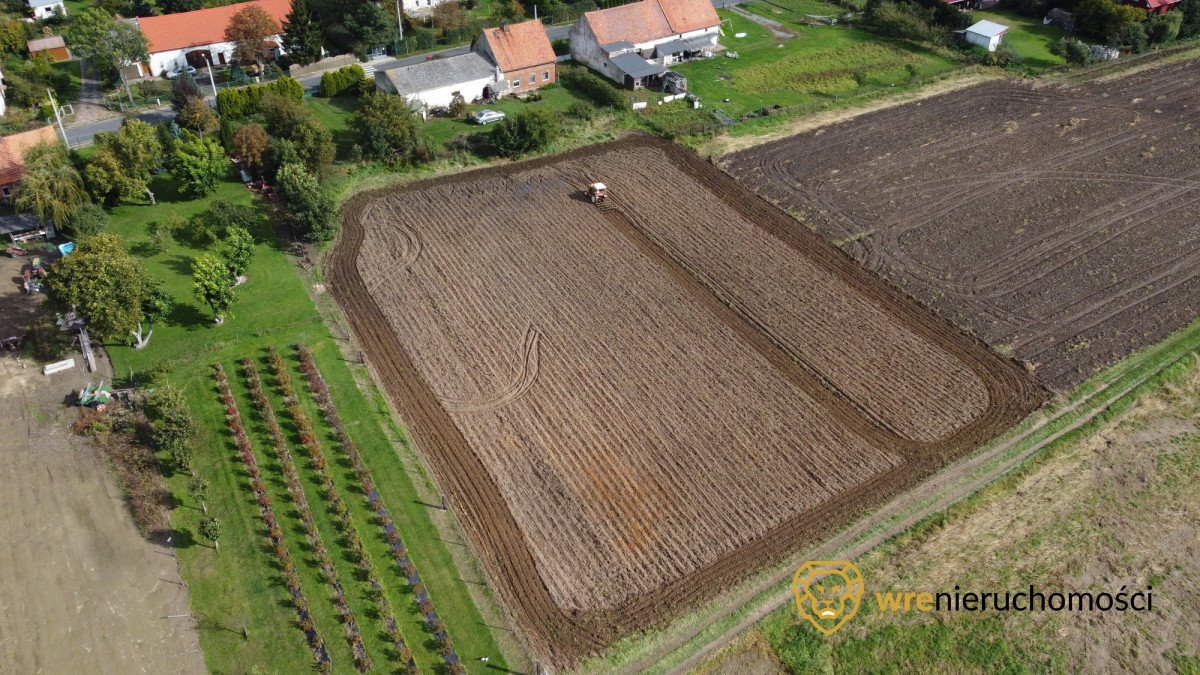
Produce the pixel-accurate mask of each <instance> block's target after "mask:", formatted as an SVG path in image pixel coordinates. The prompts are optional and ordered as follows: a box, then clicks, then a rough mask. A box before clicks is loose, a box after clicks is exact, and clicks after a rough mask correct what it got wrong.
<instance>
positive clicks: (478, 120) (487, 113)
mask: <svg viewBox="0 0 1200 675" xmlns="http://www.w3.org/2000/svg"><path fill="white" fill-rule="evenodd" d="M502 119H504V113H502V112H500V111H499V110H480V111H479V112H477V113H475V114H474V115H471V121H472V122H474V123H475V124H488V123H490V122H499V121H500V120H502Z"/></svg>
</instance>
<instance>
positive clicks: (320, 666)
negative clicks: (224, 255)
mask: <svg viewBox="0 0 1200 675" xmlns="http://www.w3.org/2000/svg"><path fill="white" fill-rule="evenodd" d="M213 371H214V374H215V377H216V379H217V390H218V391H220V393H221V401H222V403H224V404H225V419H226V421H228V422H229V431H230V433H231V434H233V439H234V442H235V443H237V449H238V456H240V457H241V458H242V462H243V463H244V464H245V465H246V470H247V471H248V472H249V473H250V488H251V489H252V490H253V491H254V497H255V499H256V500H257V501H258V506H259V509H260V511H261V512H262V516H263V520H264V521H265V522H266V524H267V534H269V535H270V537H271V544H272V546H271V550H272V551H274V553H275V557H276V558H278V559H279V568H280V571H281V572H282V573H283V583H284V585H285V586H287V590H288V594H289V595H291V598H292V607H293V608H295V610H296V617H297V618H298V619H299V620H300V629H301V630H303V631H304V636H305V637H306V638H308V646H309V648H310V649H312V653H313V658H314V659H316V666H317V672H319V673H328V672H330V671H332V670H333V664H332V663H331V662H330V660H329V650H328V649H326V648H325V640H324V639H323V638H322V637H321V635H320V633H318V632H317V626H316V623H314V622H313V619H312V613H311V612H309V609H308V600H307V599H306V598H305V597H304V591H302V590H301V589H300V575H299V573H297V571H296V563H295V562H293V560H292V553H291V551H290V550H288V547H287V544H286V543H285V542H284V540H283V528H282V527H280V526H279V520H278V519H277V518H276V517H275V510H274V508H272V506H271V497H270V495H268V494H267V484H266V483H264V482H263V479H262V472H261V471H259V468H258V459H256V458H255V457H254V451H253V450H252V449H251V447H250V437H249V436H247V435H246V426H245V424H244V423H243V422H242V415H241V413H239V412H238V407H237V401H236V400H234V398H233V391H232V390H231V389H230V388H229V380H228V379H227V378H226V377H225V369H224V368H223V367H222V366H221V364H220V363H219V362H218V363H214V364H213Z"/></svg>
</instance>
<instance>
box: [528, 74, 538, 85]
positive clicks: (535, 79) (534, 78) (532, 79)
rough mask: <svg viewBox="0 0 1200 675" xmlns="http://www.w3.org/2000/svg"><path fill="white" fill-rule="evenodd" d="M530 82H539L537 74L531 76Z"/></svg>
mask: <svg viewBox="0 0 1200 675" xmlns="http://www.w3.org/2000/svg"><path fill="white" fill-rule="evenodd" d="M529 84H537V75H530V76H529Z"/></svg>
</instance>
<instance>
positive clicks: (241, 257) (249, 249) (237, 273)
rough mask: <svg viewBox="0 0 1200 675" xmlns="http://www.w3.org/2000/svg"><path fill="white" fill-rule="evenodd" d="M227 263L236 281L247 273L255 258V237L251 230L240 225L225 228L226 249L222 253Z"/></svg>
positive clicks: (230, 273)
mask: <svg viewBox="0 0 1200 675" xmlns="http://www.w3.org/2000/svg"><path fill="white" fill-rule="evenodd" d="M221 257H223V258H225V264H226V265H227V266H228V267H229V275H230V276H231V277H233V280H234V283H237V281H238V280H239V279H240V278H241V277H242V275H244V274H245V273H246V268H248V267H250V261H251V260H253V259H254V237H253V236H251V234H250V232H249V230H247V229H246V228H244V227H241V226H238V225H230V226H229V228H228V229H226V230H225V250H224V251H223V252H222V253H221Z"/></svg>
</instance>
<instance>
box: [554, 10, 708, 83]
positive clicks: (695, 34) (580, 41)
mask: <svg viewBox="0 0 1200 675" xmlns="http://www.w3.org/2000/svg"><path fill="white" fill-rule="evenodd" d="M719 36H720V32H719V31H718V27H717V26H710V27H708V28H701V29H699V30H693V31H688V32H686V33H676V34H674V35H668V36H666V37H661V38H658V39H655V40H650V41H648V42H638V43H635V44H634V45H633V46H634V50H635V51H638V52H641V51H651V50H653V49H654V47H657V46H658V45H660V44H663V43H664V42H670V41H671V40H691V39H693V38H708V40H709V41H710V42H711V43H712V44H714V45H715V44H716V43H717V38H718V37H719ZM567 37H568V38H569V39H570V41H571V58H573V59H575V60H576V61H578V62H580V63H582V64H584V65H586V66H588V67H590V68H591V69H593V70H595V71H596V72H598V73H601V74H603V75H604V76H606V77H608V78H609V79H611V80H613V81H615V82H622V76H621V74H620V72H621V71H619V70H618V69H617V68H616V66H614V65H612V64H611V63H609V61H608V54H607V53H605V51H604V49H602V48H601V46H600V42H599V41H598V40H597V39H596V35H595V33H593V32H592V29H591V27H590V26H589V25H588V24H587V22H586V21H584V20H583V19H582V18H581V19H579V20H578V21H576V22H575V23H574V24H572V26H571V29H570V31H568V33H567ZM651 60H652V61H655V60H656V61H658V62H659V63H662V64H663V65H664V66H666V65H670V59H669V58H668V59H651Z"/></svg>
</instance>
